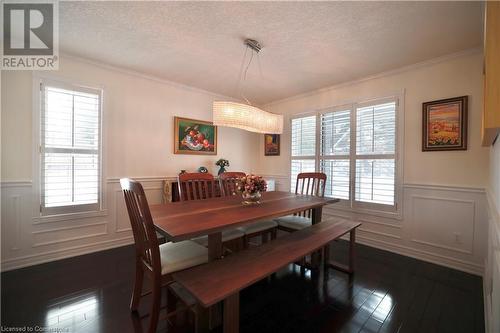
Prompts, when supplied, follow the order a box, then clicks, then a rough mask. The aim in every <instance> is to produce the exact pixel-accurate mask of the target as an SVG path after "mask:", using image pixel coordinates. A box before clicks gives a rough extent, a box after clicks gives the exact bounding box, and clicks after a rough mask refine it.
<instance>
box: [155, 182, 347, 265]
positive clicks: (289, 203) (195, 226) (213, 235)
mask: <svg viewBox="0 0 500 333" xmlns="http://www.w3.org/2000/svg"><path fill="white" fill-rule="evenodd" d="M338 201H339V200H338V199H335V198H321V197H314V196H306V195H300V194H293V193H289V192H280V191H273V192H265V193H263V194H262V198H261V202H260V204H255V205H243V204H242V198H241V197H240V196H232V197H219V198H212V199H205V200H198V201H183V202H175V203H165V204H158V205H151V206H150V210H151V215H152V217H153V223H154V226H155V228H156V230H157V231H158V232H159V233H160V234H162V235H164V236H165V237H166V238H167V240H168V241H173V242H176V241H182V240H187V239H192V238H195V237H198V236H205V235H208V258H209V261H213V260H217V259H219V258H221V257H222V250H223V248H222V232H223V231H225V230H230V229H233V228H235V227H239V226H242V225H245V224H250V223H252V222H256V221H261V220H266V219H272V218H276V217H280V216H284V215H290V214H293V213H298V212H302V211H305V210H309V209H311V210H312V215H311V218H312V223H313V224H316V223H319V222H321V215H322V208H323V206H325V205H327V204H332V203H335V202H338Z"/></svg>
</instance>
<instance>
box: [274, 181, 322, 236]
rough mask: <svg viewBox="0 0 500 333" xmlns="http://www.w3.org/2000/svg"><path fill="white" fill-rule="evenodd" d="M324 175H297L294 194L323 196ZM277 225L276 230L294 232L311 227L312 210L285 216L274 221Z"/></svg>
mask: <svg viewBox="0 0 500 333" xmlns="http://www.w3.org/2000/svg"><path fill="white" fill-rule="evenodd" d="M325 185H326V174H324V173H322V172H303V173H299V174H298V175H297V182H296V184H295V194H302V195H311V196H317V197H324V196H325ZM274 220H275V221H276V222H277V223H278V229H279V230H283V231H288V232H294V231H297V230H301V229H304V228H307V227H309V226H311V225H312V210H311V209H309V210H306V211H303V212H300V213H296V214H293V215H287V216H283V217H279V218H276V219H274Z"/></svg>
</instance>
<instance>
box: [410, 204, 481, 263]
mask: <svg viewBox="0 0 500 333" xmlns="http://www.w3.org/2000/svg"><path fill="white" fill-rule="evenodd" d="M411 204H412V205H411V208H412V216H411V218H412V221H415V222H416V223H414V224H412V229H411V237H412V239H411V240H412V241H413V242H416V243H420V244H426V245H430V246H435V247H439V248H443V249H448V250H452V251H457V252H462V253H469V254H472V249H473V236H474V224H475V203H474V201H472V200H457V199H450V198H441V197H434V196H433V197H431V196H417V195H414V196H412V197H411Z"/></svg>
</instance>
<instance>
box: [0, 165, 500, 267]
mask: <svg viewBox="0 0 500 333" xmlns="http://www.w3.org/2000/svg"><path fill="white" fill-rule="evenodd" d="M263 176H264V177H266V178H268V179H274V180H275V181H276V188H277V190H279V191H287V190H288V187H289V176H288V175H272V174H268V175H266V174H263ZM132 178H133V179H136V180H138V181H140V182H141V183H143V185H144V189H145V191H146V194H147V196H148V200H149V202H150V203H151V204H154V203H161V202H162V194H163V183H164V181H165V180H167V181H175V180H176V179H177V176H176V175H168V176H135V177H132ZM119 182H120V178H119V177H108V178H106V179H105V184H106V186H105V188H106V192H105V199H106V202H107V207H106V210H104V211H100V212H89V213H85V214H83V215H82V214H75V215H73V214H68V215H64V216H52V217H47V218H45V219H40V217H39V216H34V215H35V212H36V210H34V209H33V206H34V202H35V201H36V198H34V197H33V191H32V188H33V187H34V184H33V183H32V181H31V180H15V181H14V180H13V181H4V182H1V183H0V189H1V196H2V211H1V213H2V221H3V223H2V226H1V227H2V266H1V267H2V271H6V270H11V269H15V268H21V267H25V266H30V265H35V264H39V263H43V262H48V261H52V260H58V259H62V258H66V257H71V256H76V255H81V254H84V253H90V252H96V251H101V250H104V249H109V248H112V247H117V246H123V245H127V244H131V243H132V242H133V238H132V233H131V230H130V222H129V220H128V215H127V213H126V210H125V203H124V200H123V197H122V194H121V189H120V184H119ZM403 189H404V191H403V214H402V215H403V216H402V218H401V219H395V218H390V217H385V216H380V215H376V214H367V213H366V212H356V211H352V210H346V209H343V208H341V207H338V208H336V206H335V205H331V206H329V207H326V208H325V209H324V210H323V213H324V219H325V220H327V219H331V218H336V217H337V218H346V219H351V220H353V221H359V222H361V223H363V225H362V227H361V228H360V230H359V232H358V235H359V237H358V241H359V242H360V243H364V244H366V245H369V246H373V247H377V248H380V249H384V250H388V251H392V252H396V253H399V254H402V255H406V256H410V257H414V258H417V259H421V260H425V261H429V262H433V263H436V264H440V265H444V266H447V267H452V268H456V269H459V270H462V271H467V272H470V273H473V274H478V275H482V274H483V270H484V267H485V258H486V245H485V244H486V243H487V238H488V237H487V228H488V216H487V215H488V206H489V208H490V209H489V210H490V211H491V212H493V211H494V210H496V208H494V209H493V208H492V206H491V205H492V204H494V201H493V198H491V199H490V198H489V194H488V193H487V192H486V191H485V189H483V188H479V187H477V188H476V187H466V186H453V185H440V184H439V185H438V184H414V183H412V184H409V183H406V184H404V186H403ZM415 197H424V198H440V199H442V200H437V202H438V203H434V200H433V199H420V201H419V200H418V199H417V202H416V204H417V206H418V207H417V208H418V210H419V211H425V210H426V209H436V207H441V208H442V210H444V211H446V210H450V207H452V208H451V210H456V209H459V210H460V211H462V212H463V213H464V214H463V216H460V218H457V221H451V220H450V219H449V218H446V216H445V218H444V220H443V221H437V222H436V221H433V220H430V219H428V217H426V216H425V215H422V214H421V213H416V214H415V199H414V198H415ZM14 202H15V204H14ZM490 202H491V203H490ZM489 203H490V204H489ZM488 204H489V205H488ZM491 214H492V213H490V215H491ZM425 219H428V220H425ZM416 230H418V232H417V233H415V231H416ZM454 232H455V233H457V232H458V233H459V234H460V237H461V238H462V240H463V243H456V242H454V239H455V237H456V236H455V235H454ZM436 233H442V234H443V235H446V237H445V241H444V242H442V241H438V240H436V239H435V234H436Z"/></svg>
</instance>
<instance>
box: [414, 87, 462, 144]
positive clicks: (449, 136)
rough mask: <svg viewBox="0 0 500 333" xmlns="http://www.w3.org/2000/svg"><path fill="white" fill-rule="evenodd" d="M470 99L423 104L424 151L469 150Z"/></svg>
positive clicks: (449, 99)
mask: <svg viewBox="0 0 500 333" xmlns="http://www.w3.org/2000/svg"><path fill="white" fill-rule="evenodd" d="M467 105H468V97H467V96H461V97H455V98H448V99H442V100H439V101H432V102H426V103H423V104H422V109H423V117H422V151H444V150H467Z"/></svg>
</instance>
